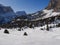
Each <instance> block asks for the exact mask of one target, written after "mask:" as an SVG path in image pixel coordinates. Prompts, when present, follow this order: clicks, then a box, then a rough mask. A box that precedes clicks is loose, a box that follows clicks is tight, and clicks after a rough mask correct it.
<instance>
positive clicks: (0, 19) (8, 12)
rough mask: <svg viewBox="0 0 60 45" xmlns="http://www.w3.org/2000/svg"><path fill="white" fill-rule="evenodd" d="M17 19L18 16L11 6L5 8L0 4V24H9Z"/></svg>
mask: <svg viewBox="0 0 60 45" xmlns="http://www.w3.org/2000/svg"><path fill="white" fill-rule="evenodd" d="M15 17H16V14H15V13H14V11H13V9H12V8H11V7H10V6H3V5H2V4H0V23H1V24H3V23H8V22H10V21H11V20H12V19H13V18H15Z"/></svg>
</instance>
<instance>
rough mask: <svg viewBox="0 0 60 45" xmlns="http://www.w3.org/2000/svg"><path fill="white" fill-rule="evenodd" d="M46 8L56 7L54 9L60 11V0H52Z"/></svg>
mask: <svg viewBox="0 0 60 45" xmlns="http://www.w3.org/2000/svg"><path fill="white" fill-rule="evenodd" d="M46 9H48V10H49V9H54V11H58V12H60V0H50V3H49V4H48V6H47V8H46Z"/></svg>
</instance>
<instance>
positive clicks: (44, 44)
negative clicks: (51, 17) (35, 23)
mask: <svg viewBox="0 0 60 45" xmlns="http://www.w3.org/2000/svg"><path fill="white" fill-rule="evenodd" d="M8 30H9V32H10V34H4V33H3V32H4V29H2V30H0V45H60V28H52V29H50V30H51V31H49V32H48V31H45V30H44V31H42V30H40V27H36V28H35V29H30V28H27V29H24V31H17V29H8ZM24 32H27V34H28V36H23V34H24Z"/></svg>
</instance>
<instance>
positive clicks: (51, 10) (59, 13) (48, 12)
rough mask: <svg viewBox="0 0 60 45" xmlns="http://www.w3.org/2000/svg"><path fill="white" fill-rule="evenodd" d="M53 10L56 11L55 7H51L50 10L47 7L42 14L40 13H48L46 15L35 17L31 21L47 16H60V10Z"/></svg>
mask: <svg viewBox="0 0 60 45" xmlns="http://www.w3.org/2000/svg"><path fill="white" fill-rule="evenodd" d="M53 11H54V10H53V9H50V10H47V9H45V10H43V13H42V14H40V15H44V14H46V15H44V16H42V17H38V18H36V19H33V20H31V21H36V20H40V19H46V18H49V17H54V16H59V15H60V12H53Z"/></svg>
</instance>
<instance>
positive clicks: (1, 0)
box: [0, 0, 50, 13]
mask: <svg viewBox="0 0 60 45" xmlns="http://www.w3.org/2000/svg"><path fill="white" fill-rule="evenodd" d="M49 1H50V0H0V4H3V5H5V6H11V7H12V9H13V10H14V11H15V12H16V11H26V13H34V12H37V11H40V10H42V9H44V8H45V7H46V6H47V5H48V3H49Z"/></svg>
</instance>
